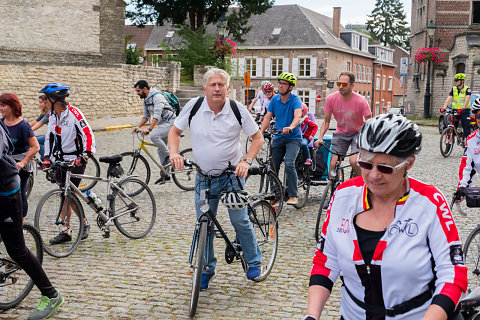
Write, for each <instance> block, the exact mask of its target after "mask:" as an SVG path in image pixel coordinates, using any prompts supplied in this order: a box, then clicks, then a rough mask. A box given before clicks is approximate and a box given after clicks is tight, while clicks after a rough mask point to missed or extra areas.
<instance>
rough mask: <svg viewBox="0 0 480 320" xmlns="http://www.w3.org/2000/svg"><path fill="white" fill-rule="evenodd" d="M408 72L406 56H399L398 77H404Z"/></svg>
mask: <svg viewBox="0 0 480 320" xmlns="http://www.w3.org/2000/svg"><path fill="white" fill-rule="evenodd" d="M407 72H408V57H402V58H400V77H406V76H407Z"/></svg>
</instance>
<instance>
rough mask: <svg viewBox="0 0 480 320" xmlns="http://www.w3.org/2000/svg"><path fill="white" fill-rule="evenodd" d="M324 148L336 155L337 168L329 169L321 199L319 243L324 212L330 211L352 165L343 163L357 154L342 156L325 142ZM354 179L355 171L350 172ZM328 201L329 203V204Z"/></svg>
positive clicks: (317, 226) (318, 228) (316, 233)
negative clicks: (333, 197)
mask: <svg viewBox="0 0 480 320" xmlns="http://www.w3.org/2000/svg"><path fill="white" fill-rule="evenodd" d="M321 145H322V147H324V148H325V149H326V150H327V151H328V152H329V153H331V154H334V155H336V156H337V157H338V158H337V162H335V167H334V168H333V170H330V169H331V168H328V172H329V175H328V178H327V185H326V186H325V188H324V189H323V193H322V197H321V198H320V207H319V208H318V214H317V222H316V224H315V240H316V241H318V240H319V239H320V232H321V230H320V222H321V220H322V214H323V211H325V212H326V211H327V209H328V203H329V202H330V199H331V197H332V195H333V193H334V192H335V190H337V187H338V185H339V184H340V183H342V182H343V181H344V180H345V174H344V170H345V169H347V168H348V167H351V166H350V163H348V164H345V165H342V161H343V160H344V159H345V158H346V157H350V156H352V155H354V154H355V153H350V154H340V153H338V152H336V151H335V150H331V148H329V147H328V146H327V145H326V144H325V143H324V142H322V143H321ZM328 166H329V167H330V164H329V163H328ZM352 177H353V170H350V178H352ZM327 201H328V202H327Z"/></svg>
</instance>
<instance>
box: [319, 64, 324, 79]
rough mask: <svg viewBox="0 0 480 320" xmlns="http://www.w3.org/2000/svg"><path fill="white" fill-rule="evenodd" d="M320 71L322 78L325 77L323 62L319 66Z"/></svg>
mask: <svg viewBox="0 0 480 320" xmlns="http://www.w3.org/2000/svg"><path fill="white" fill-rule="evenodd" d="M318 71H320V79H325V67H324V66H323V63H321V62H320V65H319V66H318Z"/></svg>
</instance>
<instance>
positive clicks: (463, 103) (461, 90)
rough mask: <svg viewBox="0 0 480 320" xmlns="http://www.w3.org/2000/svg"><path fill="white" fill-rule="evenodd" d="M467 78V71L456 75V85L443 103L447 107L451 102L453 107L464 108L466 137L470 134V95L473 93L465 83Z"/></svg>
mask: <svg viewBox="0 0 480 320" xmlns="http://www.w3.org/2000/svg"><path fill="white" fill-rule="evenodd" d="M466 78H467V77H466V75H465V73H457V74H456V75H455V78H454V79H455V85H454V86H453V88H452V90H451V91H450V94H449V95H448V97H447V100H445V103H444V104H443V108H447V107H448V105H449V104H450V103H451V104H452V109H454V110H462V114H461V116H460V119H461V121H462V128H463V134H464V137H468V136H469V135H470V96H471V95H472V90H471V89H470V88H469V87H467V86H466V85H465V79H466Z"/></svg>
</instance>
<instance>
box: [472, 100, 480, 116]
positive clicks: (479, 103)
mask: <svg viewBox="0 0 480 320" xmlns="http://www.w3.org/2000/svg"><path fill="white" fill-rule="evenodd" d="M470 108H471V110H472V113H477V112H478V111H479V110H480V98H477V99H475V101H473V103H472V105H471V106H470Z"/></svg>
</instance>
